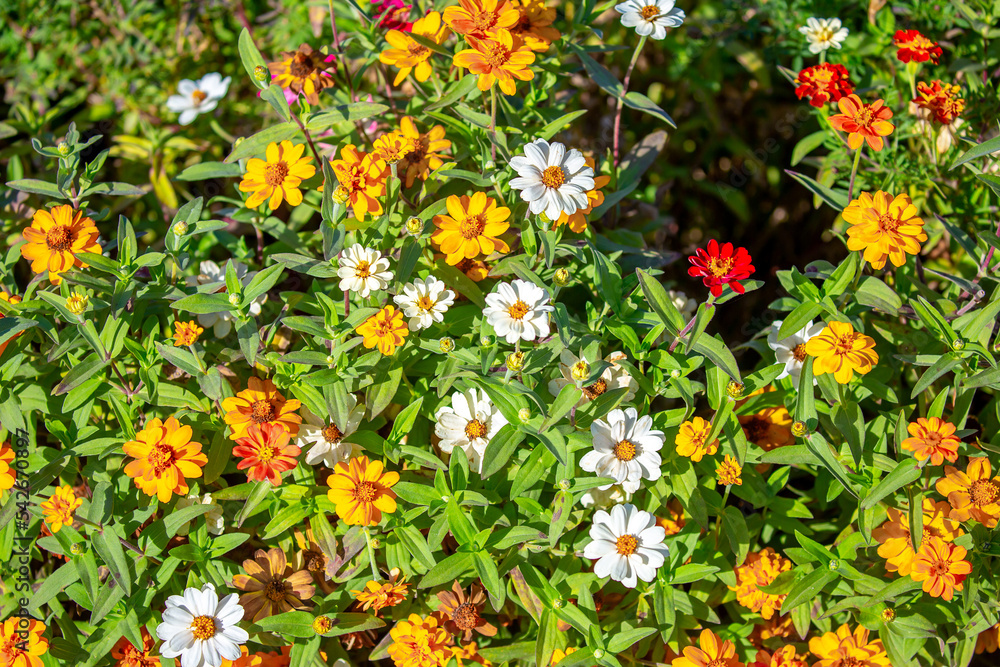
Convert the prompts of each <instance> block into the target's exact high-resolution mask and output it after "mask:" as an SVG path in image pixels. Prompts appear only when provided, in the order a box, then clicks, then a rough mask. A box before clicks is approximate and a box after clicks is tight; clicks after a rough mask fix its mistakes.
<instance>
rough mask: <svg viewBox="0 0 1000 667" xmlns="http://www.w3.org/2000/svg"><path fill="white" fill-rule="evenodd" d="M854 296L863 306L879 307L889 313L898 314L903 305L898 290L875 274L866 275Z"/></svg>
mask: <svg viewBox="0 0 1000 667" xmlns="http://www.w3.org/2000/svg"><path fill="white" fill-rule="evenodd" d="M854 298H855V300H856V301H857V302H858V303H860V304H861V305H863V306H869V307H871V308H877V309H879V310H881V311H883V312H885V313H888V314H889V315H896V314H897V313H898V312H899V309H900V308H901V307H902V305H903V300H902V299H900V298H899V295H898V294H896V291H895V290H893V289H892V288H891V287H889V286H888V285H886V284H885V283H884V282H882V281H881V280H879V279H878V278H876V277H875V276H866V277H865V278H864V279H863V280H862V281H861V285H860V286H859V287H858V289H857V291H856V292H855V293H854Z"/></svg>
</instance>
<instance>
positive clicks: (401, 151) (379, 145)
mask: <svg viewBox="0 0 1000 667" xmlns="http://www.w3.org/2000/svg"><path fill="white" fill-rule="evenodd" d="M412 148H413V144H412V142H411V141H410V138H409V137H407V136H406V135H405V134H403V133H402V132H400V131H398V130H395V131H393V132H386V133H385V134H383V135H382V136H381V137H379V138H378V139H376V140H375V144H374V146H373V147H372V158H374V159H376V160H382V161H383V162H386V163H387V164H396V163H397V162H399V161H400V160H402V159H403V157H404V156H405V155H406V154H407V153H409V152H410V150H411V149H412Z"/></svg>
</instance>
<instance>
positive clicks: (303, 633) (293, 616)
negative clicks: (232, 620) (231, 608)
mask: <svg viewBox="0 0 1000 667" xmlns="http://www.w3.org/2000/svg"><path fill="white" fill-rule="evenodd" d="M362 615H364V616H367V614H362ZM373 618H374V617H373ZM312 624H313V615H312V614H310V613H309V612H307V611H288V612H285V613H284V614H276V615H274V616H268V617H266V618H262V619H260V620H258V621H256V622H255V625H257V626H258V627H260V628H261V629H262V630H263V631H265V632H277V633H278V634H280V635H285V636H286V637H297V638H299V639H305V638H307V637H312V636H313V635H315V634H316V633H315V632H313V629H312Z"/></svg>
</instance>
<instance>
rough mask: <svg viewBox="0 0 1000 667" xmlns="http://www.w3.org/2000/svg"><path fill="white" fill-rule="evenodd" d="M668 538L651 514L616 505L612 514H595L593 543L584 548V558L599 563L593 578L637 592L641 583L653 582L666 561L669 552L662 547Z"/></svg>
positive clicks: (592, 529)
mask: <svg viewBox="0 0 1000 667" xmlns="http://www.w3.org/2000/svg"><path fill="white" fill-rule="evenodd" d="M665 536H666V531H664V530H663V527H662V526H657V525H656V517H655V516H653V515H652V514H650V513H649V512H644V511H642V510H640V509H636V507H635V505H615V506H614V507H612V508H611V513H610V514H609V513H608V512H605V511H604V510H597V511H596V512H594V525H592V526H591V527H590V538H591V539H592V540H593V542H591V543H590V544H588V545H587V546H586V547H584V549H583V555H584V557H585V558H591V559H597V563H595V564H594V574H596V575H597V576H598V577H601V578H603V577H611V578H612V579H614V580H615V581H620V582H622V585H624V586H625V587H626V588H635V586H636V584H637V583H638V580H639V579H642V580H643V581H653V580H654V579H655V578H656V571H657V570H658V569H659V568H660V567H662V566H663V563H664V562H665V561H666V558H667V556H668V555H669V554H670V552H669V551H668V550H667V545H665V544H664V543H663V538H664V537H665Z"/></svg>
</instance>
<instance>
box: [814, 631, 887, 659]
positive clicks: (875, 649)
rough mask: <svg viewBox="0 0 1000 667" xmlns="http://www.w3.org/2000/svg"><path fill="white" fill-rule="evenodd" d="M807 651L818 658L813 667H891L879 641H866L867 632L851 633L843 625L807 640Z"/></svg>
mask: <svg viewBox="0 0 1000 667" xmlns="http://www.w3.org/2000/svg"><path fill="white" fill-rule="evenodd" d="M809 651H810V652H811V653H812V654H813V655H814V656H816V657H817V658H819V659H820V660H819V662H817V663H816V664H814V665H813V667H846V665H852V667H893V665H892V663H891V662H889V656H888V654H886V652H885V647H884V646H883V645H882V640H881V639H876V640H875V641H873V642H869V641H868V630H867V629H866V628H857V629H856V630H855V631H854V632H853V633H852V632H851V629H850V628H849V627H848V626H847V624H846V623H845V624H844V625H842V626H840V628H838V629H837V631H836V632H827V633H826V634H824V635H823V636H822V637H813V638H812V639H810V640H809Z"/></svg>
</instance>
